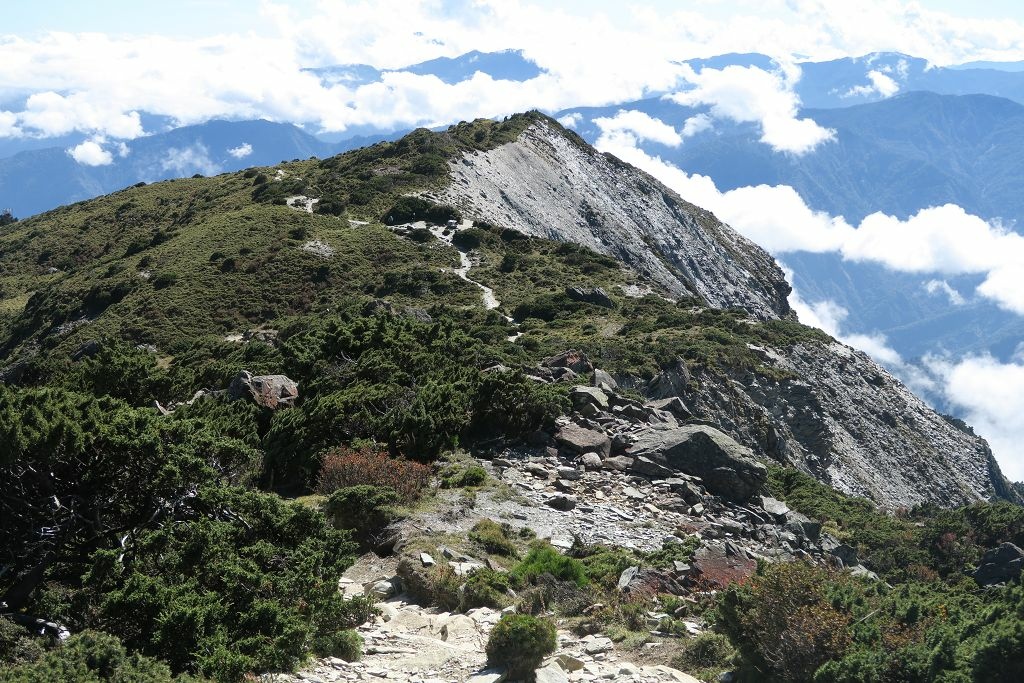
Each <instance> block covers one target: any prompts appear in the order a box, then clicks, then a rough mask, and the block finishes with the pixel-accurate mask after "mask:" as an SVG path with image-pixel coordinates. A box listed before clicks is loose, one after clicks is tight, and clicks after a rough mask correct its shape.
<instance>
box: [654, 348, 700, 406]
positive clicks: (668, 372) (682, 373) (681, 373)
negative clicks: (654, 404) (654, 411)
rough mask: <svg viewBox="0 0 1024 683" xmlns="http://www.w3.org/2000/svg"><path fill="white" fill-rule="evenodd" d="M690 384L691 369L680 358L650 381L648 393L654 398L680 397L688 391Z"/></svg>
mask: <svg viewBox="0 0 1024 683" xmlns="http://www.w3.org/2000/svg"><path fill="white" fill-rule="evenodd" d="M689 384H690V371H689V369H688V368H687V367H686V363H685V362H683V360H682V359H681V358H680V359H677V360H676V364H675V365H674V366H672V367H670V368H667V369H665V370H662V371H661V372H659V373H658V374H657V375H655V376H654V377H653V378H652V379H651V381H650V382H648V384H647V395H648V396H650V397H651V398H654V399H671V398H673V397H679V396H681V395H683V394H685V393H686V391H687V389H688V387H689ZM683 407H684V408H685V407H686V406H683Z"/></svg>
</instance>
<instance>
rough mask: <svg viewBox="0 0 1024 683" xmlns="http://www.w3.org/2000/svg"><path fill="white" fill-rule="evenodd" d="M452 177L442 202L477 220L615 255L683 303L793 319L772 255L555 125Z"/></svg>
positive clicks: (538, 128) (477, 158)
mask: <svg viewBox="0 0 1024 683" xmlns="http://www.w3.org/2000/svg"><path fill="white" fill-rule="evenodd" d="M451 174H452V182H451V183H450V184H449V186H448V187H447V188H445V189H444V190H442V191H441V192H440V193H438V194H437V195H436V196H434V199H436V200H437V201H440V202H444V203H448V204H452V205H454V206H457V207H458V208H459V209H460V210H461V211H462V213H463V214H464V215H465V216H467V217H470V218H473V219H479V220H486V221H489V222H491V223H497V224H500V225H502V226H504V227H509V228H514V229H516V230H518V231H520V232H523V233H525V234H528V235H534V236H537V237H545V238H549V239H556V240H560V241H563V242H575V243H576V244H581V245H584V246H586V247H589V248H591V249H593V250H595V251H598V252H601V253H604V254H608V255H610V256H614V257H616V258H618V259H620V260H622V261H623V262H625V263H626V264H628V265H630V266H631V267H633V268H634V269H635V270H637V271H638V272H640V273H643V274H644V275H646V276H647V277H649V278H650V279H652V280H654V281H656V282H657V283H658V284H660V285H661V286H663V287H664V288H665V289H667V290H668V291H669V292H672V293H673V294H675V295H677V296H696V297H699V298H701V299H704V300H705V301H707V302H708V303H709V304H711V305H712V306H715V307H718V308H728V307H730V306H740V307H742V308H744V309H746V310H747V311H749V312H750V313H751V314H752V315H754V316H756V317H758V318H762V319H769V318H779V317H791V316H792V312H791V310H790V308H789V303H788V302H787V300H786V297H787V296H788V295H789V292H790V286H789V285H788V284H787V283H786V280H785V277H784V276H783V274H782V270H781V269H780V268H779V267H778V265H777V264H776V263H775V261H774V259H772V257H771V256H769V255H768V253H767V252H765V251H764V250H763V249H761V248H760V247H758V246H757V245H756V244H754V243H753V242H751V241H750V240H748V239H746V238H744V237H742V236H741V235H739V234H738V233H737V232H735V231H734V230H733V229H732V228H730V227H728V226H727V225H725V224H723V223H722V222H721V221H719V220H718V219H717V218H715V216H714V214H712V213H711V212H709V211H705V210H704V209H701V208H699V207H696V206H694V205H693V204H690V203H688V202H686V201H684V200H683V199H682V198H681V197H679V195H677V194H676V193H674V192H673V191H672V190H670V189H668V188H667V187H665V186H664V185H662V184H661V183H660V182H658V181H657V180H655V179H654V178H653V177H651V176H650V175H648V174H646V173H644V172H643V171H640V170H639V169H637V168H634V167H633V166H630V165H628V164H625V163H623V162H621V161H619V160H618V159H616V158H614V157H612V156H610V155H605V154H601V153H599V152H598V151H597V150H595V149H593V148H592V147H590V146H589V145H587V144H586V143H584V142H583V141H582V140H581V139H579V138H578V137H577V136H576V135H575V134H574V133H571V132H569V131H566V130H564V129H562V128H561V127H560V126H558V124H557V123H555V122H553V121H550V120H545V119H541V120H538V121H537V122H536V123H534V124H533V125H531V126H530V127H529V128H527V129H526V130H525V131H524V132H523V133H522V135H520V136H519V139H518V140H516V141H515V142H513V143H510V144H507V145H502V146H500V147H497V148H495V149H492V150H489V151H486V152H476V153H473V154H468V155H465V156H463V157H462V158H461V159H458V160H456V161H453V162H452V164H451Z"/></svg>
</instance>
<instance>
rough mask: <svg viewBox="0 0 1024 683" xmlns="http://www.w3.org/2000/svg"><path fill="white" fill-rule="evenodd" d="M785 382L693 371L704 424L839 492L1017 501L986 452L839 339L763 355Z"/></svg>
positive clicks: (904, 502) (878, 497)
mask: <svg viewBox="0 0 1024 683" xmlns="http://www.w3.org/2000/svg"><path fill="white" fill-rule="evenodd" d="M760 353H761V354H762V355H763V361H764V363H765V365H767V366H769V367H771V368H774V369H775V370H777V371H778V372H779V375H780V376H782V377H786V379H781V380H768V379H765V378H764V377H758V376H756V375H755V374H753V373H749V374H746V375H740V376H733V377H729V376H723V375H718V374H715V375H711V374H710V373H696V374H695V376H694V377H693V379H694V380H696V381H695V382H693V383H692V387H696V388H690V389H684V390H682V391H680V392H679V393H680V395H681V396H682V397H683V399H684V401H685V402H686V403H687V406H688V407H689V408H690V410H691V411H692V412H693V413H694V414H695V415H696V416H698V417H699V418H704V419H707V420H710V421H714V422H716V423H717V424H719V425H720V426H721V427H722V428H723V429H724V430H725V431H727V432H729V433H730V434H732V435H733V436H734V437H735V438H737V439H739V440H740V441H742V442H745V443H748V444H750V445H753V446H754V447H755V448H757V449H758V450H760V451H761V452H763V453H766V454H767V455H770V456H771V457H773V458H775V459H778V460H780V461H782V462H786V463H789V464H792V465H795V466H796V467H798V468H799V469H801V470H804V471H805V472H808V473H811V474H813V475H815V476H816V477H817V478H818V479H821V480H822V481H825V482H827V483H829V484H831V485H832V486H834V487H835V488H837V489H839V490H841V491H843V492H846V493H851V494H856V495H861V496H865V497H867V498H871V499H873V500H875V501H877V502H878V503H880V504H882V505H884V506H886V507H889V508H896V507H901V506H912V505H915V504H917V503H924V502H934V503H939V504H941V505H962V504H967V503H970V502H974V501H977V500H987V499H992V498H996V497H998V498H1008V499H1011V500H1013V499H1016V496H1015V494H1014V493H1013V492H1012V491H1011V489H1010V487H1009V485H1008V483H1007V482H1006V480H1005V479H1004V477H1003V476H1002V474H1001V473H1000V471H999V468H998V466H997V465H996V463H995V460H994V459H993V457H992V453H991V451H990V450H989V448H988V445H987V444H986V442H985V441H984V439H981V438H979V437H977V436H975V435H974V434H972V433H970V432H968V431H965V430H963V429H961V428H960V427H958V426H957V425H955V424H953V423H952V422H950V421H949V420H948V419H946V418H944V417H942V416H941V415H939V414H937V413H936V412H935V411H933V410H932V409H930V408H929V407H928V406H927V405H925V403H924V402H923V401H922V400H921V399H920V398H918V397H917V396H915V395H914V394H913V393H912V392H911V391H910V390H909V389H908V388H907V387H906V386H904V385H903V384H902V383H900V382H899V381H898V380H896V379H895V378H893V377H892V376H891V375H889V374H888V373H887V372H886V371H885V370H884V369H882V368H881V367H880V366H879V365H878V364H876V363H875V362H874V361H872V360H871V359H870V358H868V357H867V356H866V355H865V354H863V353H861V352H859V351H855V350H854V349H851V348H850V347H848V346H845V345H843V344H840V343H838V342H835V343H831V344H816V343H808V344H798V345H796V346H794V347H792V348H790V349H787V350H785V351H779V350H774V349H762V350H760Z"/></svg>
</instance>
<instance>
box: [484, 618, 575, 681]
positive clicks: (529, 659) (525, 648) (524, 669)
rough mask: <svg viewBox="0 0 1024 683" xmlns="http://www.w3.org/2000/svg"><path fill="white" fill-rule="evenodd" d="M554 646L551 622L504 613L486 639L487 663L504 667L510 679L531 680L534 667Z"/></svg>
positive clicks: (555, 638) (556, 644)
mask: <svg viewBox="0 0 1024 683" xmlns="http://www.w3.org/2000/svg"><path fill="white" fill-rule="evenodd" d="M557 646H558V635H557V632H556V631H555V626H554V624H552V623H551V622H549V621H546V620H544V619H538V618H537V617H533V616H530V615H529V614H506V615H505V616H503V617H502V618H501V619H500V620H498V623H497V624H495V626H494V629H493V630H492V631H491V635H490V637H489V638H488V639H487V662H488V664H492V665H496V666H503V667H506V668H507V669H508V675H509V677H510V678H522V679H526V680H533V678H534V675H533V672H534V670H536V668H537V667H538V666H540V663H541V662H542V661H543V660H544V658H545V657H546V656H548V655H549V654H551V653H552V652H554V651H555V648H556V647H557Z"/></svg>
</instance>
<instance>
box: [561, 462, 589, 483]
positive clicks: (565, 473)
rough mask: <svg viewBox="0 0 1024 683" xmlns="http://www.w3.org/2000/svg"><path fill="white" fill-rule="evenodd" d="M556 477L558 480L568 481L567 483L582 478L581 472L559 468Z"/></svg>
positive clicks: (572, 468)
mask: <svg viewBox="0 0 1024 683" xmlns="http://www.w3.org/2000/svg"><path fill="white" fill-rule="evenodd" d="M556 472H557V476H558V478H559V479H568V480H569V481H577V480H578V479H582V478H583V472H581V471H579V470H578V469H576V468H575V467H565V466H564V465H563V466H560V467H559V468H558V469H557V470H556Z"/></svg>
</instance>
